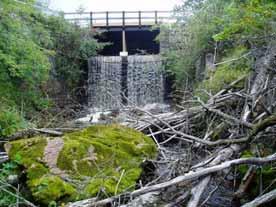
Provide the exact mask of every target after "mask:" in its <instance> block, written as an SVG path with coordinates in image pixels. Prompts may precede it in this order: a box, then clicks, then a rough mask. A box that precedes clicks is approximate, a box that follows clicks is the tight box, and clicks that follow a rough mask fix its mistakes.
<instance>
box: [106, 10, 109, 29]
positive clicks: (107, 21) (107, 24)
mask: <svg viewBox="0 0 276 207" xmlns="http://www.w3.org/2000/svg"><path fill="white" fill-rule="evenodd" d="M108 26H109V13H108V11H107V12H106V27H108Z"/></svg>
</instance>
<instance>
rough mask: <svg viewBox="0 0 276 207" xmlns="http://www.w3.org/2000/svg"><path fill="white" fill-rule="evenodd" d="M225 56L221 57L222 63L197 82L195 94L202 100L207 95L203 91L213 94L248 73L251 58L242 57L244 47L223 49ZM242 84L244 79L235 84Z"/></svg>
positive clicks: (237, 86)
mask: <svg viewBox="0 0 276 207" xmlns="http://www.w3.org/2000/svg"><path fill="white" fill-rule="evenodd" d="M225 53H226V54H227V56H226V57H225V58H222V63H223V64H221V65H219V66H218V67H217V68H216V69H215V71H208V78H206V79H205V80H204V81H203V82H201V83H199V84H198V85H197V88H196V95H197V96H199V97H200V98H201V99H202V100H204V101H206V100H208V98H209V97H208V96H207V94H206V93H205V92H204V91H207V92H208V93H210V94H213V95H214V94H215V93H217V92H219V91H220V90H222V89H224V88H225V87H227V86H228V85H229V84H230V83H232V82H233V81H235V80H238V79H239V78H241V77H243V76H245V75H247V74H249V72H250V68H251V59H250V58H247V57H244V58H241V57H243V56H244V55H246V53H247V50H246V49H245V48H244V47H237V48H234V49H232V50H227V51H225ZM243 86H244V81H241V82H240V83H239V84H236V85H235V87H236V88H237V89H239V88H242V87H243Z"/></svg>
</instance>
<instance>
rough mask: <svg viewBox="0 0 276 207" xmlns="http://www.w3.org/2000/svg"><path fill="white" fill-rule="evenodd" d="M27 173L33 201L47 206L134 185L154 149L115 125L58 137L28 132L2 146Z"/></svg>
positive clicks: (137, 135) (135, 133) (140, 136)
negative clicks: (29, 133) (34, 134)
mask: <svg viewBox="0 0 276 207" xmlns="http://www.w3.org/2000/svg"><path fill="white" fill-rule="evenodd" d="M5 147H6V151H7V152H8V155H9V158H10V159H11V160H17V162H19V163H20V165H22V166H23V167H24V168H25V171H26V172H27V173H26V174H27V186H28V187H29V189H30V191H31V193H32V195H33V197H34V198H35V200H36V201H37V202H40V203H41V204H44V205H48V204H49V203H51V202H57V203H58V204H61V203H66V202H71V201H76V200H79V199H85V198H91V197H96V196H100V197H106V196H113V195H115V194H118V193H122V192H124V191H126V190H131V189H134V188H135V185H136V182H137V181H138V179H139V177H140V175H141V172H142V167H141V163H142V162H143V160H145V159H153V158H155V157H156V155H157V149H156V147H155V144H154V142H153V140H151V139H150V138H149V137H147V136H145V135H144V134H142V133H140V132H138V131H136V130H133V129H130V128H127V127H123V126H120V125H109V126H108V125H97V126H92V127H88V128H86V129H83V130H81V131H77V132H72V133H68V134H65V135H64V136H63V137H54V138H51V137H42V136H38V137H33V138H30V139H22V140H17V141H13V142H9V143H7V144H6V145H5Z"/></svg>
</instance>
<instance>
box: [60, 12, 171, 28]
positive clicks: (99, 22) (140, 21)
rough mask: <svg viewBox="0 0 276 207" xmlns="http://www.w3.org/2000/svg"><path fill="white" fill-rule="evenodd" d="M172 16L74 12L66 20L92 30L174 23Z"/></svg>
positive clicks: (137, 13) (158, 13)
mask: <svg viewBox="0 0 276 207" xmlns="http://www.w3.org/2000/svg"><path fill="white" fill-rule="evenodd" d="M172 14H173V13H172V11H112V12H108V11H107V12H82V13H77V12H72V13H65V14H64V18H65V19H66V20H68V21H70V22H72V23H75V24H78V25H81V26H88V27H91V28H112V27H145V26H146V27H148V26H153V25H158V24H160V23H164V22H166V23H169V22H173V21H174V18H173V17H172Z"/></svg>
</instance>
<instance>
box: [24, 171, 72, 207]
mask: <svg viewBox="0 0 276 207" xmlns="http://www.w3.org/2000/svg"><path fill="white" fill-rule="evenodd" d="M28 185H29V186H30V188H31V191H32V194H33V196H34V197H35V199H36V200H37V201H39V202H40V203H43V204H49V203H50V202H51V201H58V200H60V199H62V200H63V201H64V200H68V201H69V200H73V199H74V197H75V196H76V193H77V192H76V190H75V189H74V187H73V186H72V185H70V184H68V183H66V182H64V181H63V180H62V179H61V178H59V177H57V176H45V177H41V178H38V179H34V180H31V181H29V182H28Z"/></svg>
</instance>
